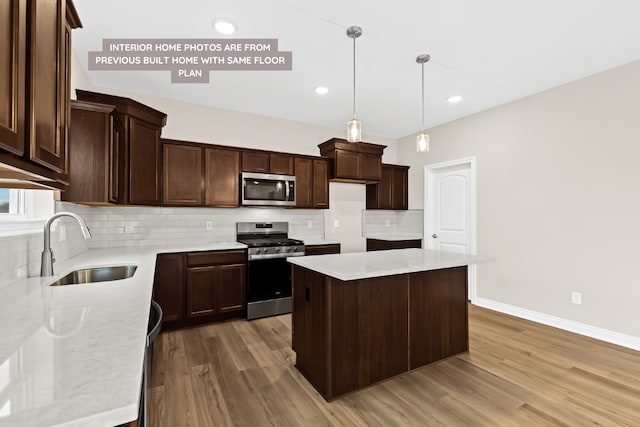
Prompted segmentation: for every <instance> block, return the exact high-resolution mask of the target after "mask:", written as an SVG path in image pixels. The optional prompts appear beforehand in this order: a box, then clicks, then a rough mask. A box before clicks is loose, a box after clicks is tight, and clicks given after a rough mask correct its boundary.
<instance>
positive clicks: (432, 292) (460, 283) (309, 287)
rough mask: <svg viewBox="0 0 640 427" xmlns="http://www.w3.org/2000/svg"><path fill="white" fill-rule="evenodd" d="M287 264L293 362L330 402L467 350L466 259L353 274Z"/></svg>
mask: <svg viewBox="0 0 640 427" xmlns="http://www.w3.org/2000/svg"><path fill="white" fill-rule="evenodd" d="M292 268H293V276H292V277H293V313H292V324H293V331H292V346H293V350H294V351H295V352H296V367H297V368H298V369H299V370H300V372H302V374H303V375H304V376H305V377H306V378H307V379H308V380H309V381H310V382H311V384H312V385H313V386H314V387H316V389H317V390H318V391H319V392H320V393H321V394H322V396H323V397H324V398H325V399H326V400H328V401H329V400H332V399H335V398H336V397H339V396H342V395H345V394H347V393H350V392H352V391H356V390H358V389H361V388H363V387H366V386H368V385H370V384H374V383H376V382H379V381H382V380H384V379H386V378H390V377H393V376H395V375H398V374H401V373H403V372H407V371H409V370H412V369H415V368H418V367H420V366H423V365H426V364H429V363H433V362H435V361H438V360H441V359H444V358H446V357H449V356H452V355H454V354H458V353H461V352H464V351H467V350H468V326H467V325H468V323H467V322H468V317H467V299H466V295H467V293H466V292H467V290H466V289H467V267H466V266H463V267H455V268H447V269H440V270H430V271H426V272H417V273H407V274H399V275H392V276H384V277H375V278H367V279H359V280H351V281H341V280H338V279H335V278H332V277H329V276H326V275H324V274H322V273H319V272H316V271H313V270H309V269H306V268H304V267H300V266H298V265H294V266H293V267H292Z"/></svg>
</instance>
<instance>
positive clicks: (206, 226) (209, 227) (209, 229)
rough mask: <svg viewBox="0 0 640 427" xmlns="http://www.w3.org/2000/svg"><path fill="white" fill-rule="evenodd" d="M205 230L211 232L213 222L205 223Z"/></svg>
mask: <svg viewBox="0 0 640 427" xmlns="http://www.w3.org/2000/svg"><path fill="white" fill-rule="evenodd" d="M205 229H206V230H207V231H213V221H207V222H206V223H205Z"/></svg>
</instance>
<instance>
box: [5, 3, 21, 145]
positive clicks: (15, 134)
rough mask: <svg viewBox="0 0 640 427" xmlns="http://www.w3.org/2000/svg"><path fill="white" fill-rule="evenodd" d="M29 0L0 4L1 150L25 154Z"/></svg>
mask: <svg viewBox="0 0 640 427" xmlns="http://www.w3.org/2000/svg"><path fill="white" fill-rule="evenodd" d="M26 10H27V7H26V0H10V1H3V2H1V3H0V28H2V29H3V30H2V33H0V67H1V68H0V147H1V148H3V149H5V150H7V151H10V152H12V153H15V154H17V155H22V154H23V153H24V142H25V141H24V133H25V127H24V114H25V110H24V104H25V90H26V87H25V78H24V77H25V62H26V61H25V57H26V53H27V52H26V33H27V26H26V25H27V24H26Z"/></svg>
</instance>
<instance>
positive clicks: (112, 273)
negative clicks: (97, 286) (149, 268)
mask: <svg viewBox="0 0 640 427" xmlns="http://www.w3.org/2000/svg"><path fill="white" fill-rule="evenodd" d="M137 268H138V266H136V265H118V266H114V267H94V268H84V269H82V270H75V271H72V272H71V273H69V274H67V275H66V276H64V277H62V278H60V279H58V280H56V281H55V282H53V283H52V284H51V285H49V286H62V285H81V284H85V283H95V282H108V281H111V280H121V279H128V278H129V277H131V276H133V273H135V272H136V269H137Z"/></svg>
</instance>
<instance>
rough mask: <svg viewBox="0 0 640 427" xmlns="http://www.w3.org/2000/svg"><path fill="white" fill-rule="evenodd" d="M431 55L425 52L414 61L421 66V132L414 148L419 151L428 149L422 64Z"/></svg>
mask: <svg viewBox="0 0 640 427" xmlns="http://www.w3.org/2000/svg"><path fill="white" fill-rule="evenodd" d="M429 59H431V57H430V56H429V55H427V54H426V53H423V54H422V55H418V56H417V57H416V62H417V63H418V64H420V65H421V66H422V132H420V134H419V135H418V137H417V138H416V150H417V151H418V152H419V153H423V152H425V151H429V134H427V133H426V132H425V131H424V64H425V63H426V62H428V61H429Z"/></svg>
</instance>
